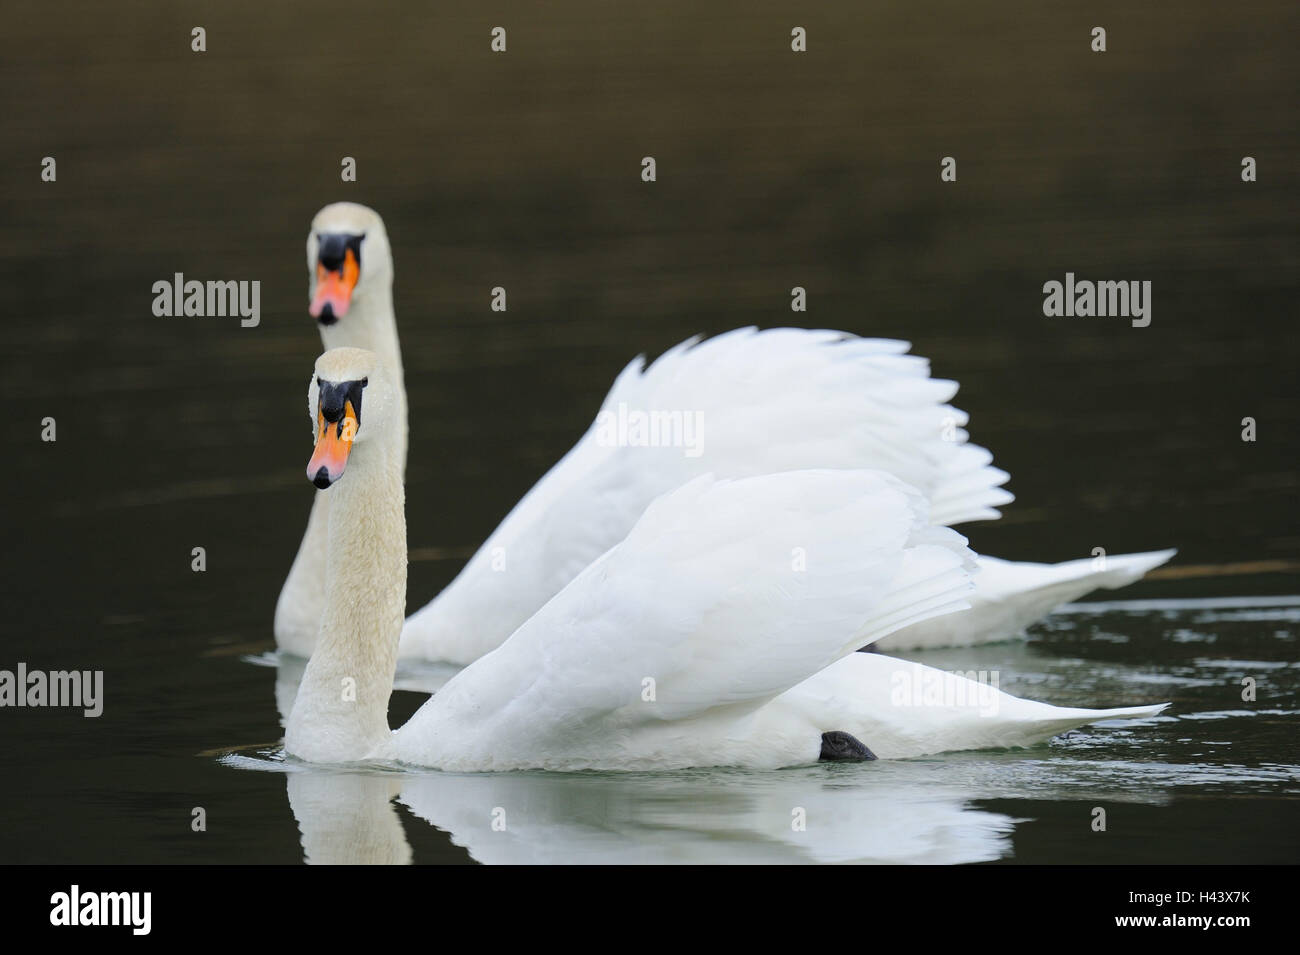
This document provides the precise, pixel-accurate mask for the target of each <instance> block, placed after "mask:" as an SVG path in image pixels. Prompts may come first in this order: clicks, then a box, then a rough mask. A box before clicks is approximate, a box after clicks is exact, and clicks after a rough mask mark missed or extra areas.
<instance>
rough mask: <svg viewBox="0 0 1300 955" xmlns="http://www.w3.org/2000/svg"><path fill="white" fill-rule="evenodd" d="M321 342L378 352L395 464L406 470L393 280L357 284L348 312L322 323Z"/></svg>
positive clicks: (402, 380) (403, 396)
mask: <svg viewBox="0 0 1300 955" xmlns="http://www.w3.org/2000/svg"><path fill="white" fill-rule="evenodd" d="M320 337H321V343H322V344H323V345H324V346H325V350H326V351H329V350H330V349H331V348H364V349H366V350H367V351H372V352H374V353H375V354H376V355H378V356H379V360H380V361H381V362H383V364H384V368H385V370H386V371H387V373H388V380H389V382H390V383H391V384H392V386H393V393H394V395H396V397H397V420H398V422H399V431H398V434H399V436H400V439H401V445H400V447H399V448H398V453H399V464H400V467H401V470H402V473H403V474H405V473H406V432H407V428H406V381H405V378H404V376H403V374H402V347H401V345H400V344H399V343H398V340H397V316H396V315H395V314H394V313H393V283H392V281H391V280H390V281H388V282H384V283H382V284H379V285H375V286H365V287H364V288H359V289H358V290H357V293H356V295H355V296H354V297H353V299H352V305H351V307H350V308H349V309H348V313H347V314H346V315H344V316H343V317H342V318H341V319H339V320H338V321H337V322H335V323H334V324H333V325H322V326H321V330H320Z"/></svg>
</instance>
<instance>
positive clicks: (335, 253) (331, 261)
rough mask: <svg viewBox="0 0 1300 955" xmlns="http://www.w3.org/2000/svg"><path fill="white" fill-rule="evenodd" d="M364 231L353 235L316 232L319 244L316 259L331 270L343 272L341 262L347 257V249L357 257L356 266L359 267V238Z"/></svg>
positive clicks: (363, 235)
mask: <svg viewBox="0 0 1300 955" xmlns="http://www.w3.org/2000/svg"><path fill="white" fill-rule="evenodd" d="M365 237H366V236H365V233H364V232H363V233H362V234H361V235H353V234H352V233H350V232H318V233H316V241H317V242H318V243H319V244H320V250H319V251H318V252H317V253H316V260H317V261H318V262H320V264H321V265H323V266H325V268H327V269H329V270H330V271H331V272H338V273H340V274H342V272H343V262H344V260H345V259H346V258H347V251H348V249H351V250H352V254H353V255H355V256H356V257H357V268H361V240H362V239H364V238H365Z"/></svg>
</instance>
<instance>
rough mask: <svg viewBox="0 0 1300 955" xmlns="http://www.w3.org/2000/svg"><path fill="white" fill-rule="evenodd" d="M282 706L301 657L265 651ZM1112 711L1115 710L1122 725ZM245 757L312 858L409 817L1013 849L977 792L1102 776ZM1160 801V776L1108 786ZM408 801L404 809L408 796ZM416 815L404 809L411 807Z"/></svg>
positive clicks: (980, 855)
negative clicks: (1155, 781) (475, 766)
mask: <svg viewBox="0 0 1300 955" xmlns="http://www.w3.org/2000/svg"><path fill="white" fill-rule="evenodd" d="M253 662H257V663H260V664H263V665H275V666H276V687H275V692H276V702H277V705H278V707H279V710H280V714H281V719H282V721H283V720H284V719H285V718H286V717H287V714H288V713H289V711H290V710H291V709H292V706H293V700H294V695H295V692H296V689H297V682H298V680H299V679H301V676H302V671H303V667H304V666H305V662H306V661H304V660H302V659H300V658H297V657H293V656H290V655H284V656H277V655H274V654H268V655H267V656H264V657H259V658H257V659H256V660H254V661H253ZM454 672H455V668H450V667H448V668H442V667H432V666H424V667H412V666H407V665H403V666H402V667H401V668H400V669H399V672H398V678H397V681H396V686H397V688H398V689H403V690H414V691H419V692H425V693H432V692H434V691H435V690H437V688H438V687H440V686H441V685H442V684H443V683H445V682H446V680H447V679H449V678H450V676H451V675H452V674H454ZM1111 725H1112V726H1115V724H1111ZM224 762H225V763H226V764H227V765H229V766H233V767H236V768H240V769H253V770H263V771H275V772H283V773H284V774H285V777H286V786H287V790H288V798H289V806H290V809H291V810H292V812H293V816H294V819H295V820H296V821H297V824H298V828H299V831H300V833H301V837H302V847H303V856H304V861H306V862H308V863H311V864H330V863H341V864H357V863H373V864H406V863H410V862H412V861H414V860H413V852H412V849H411V845H410V843H409V842H408V840H407V838H406V832H405V829H404V825H408V826H409V825H412V824H413V823H414V821H415V820H422V821H423V822H425V823H427V824H429V825H431V826H434V827H436V828H437V829H439V830H442V831H443V832H446V833H448V834H449V835H450V837H451V841H452V842H453V843H454V844H456V845H458V846H461V847H463V848H464V849H466V850H467V851H468V853H469V855H470V857H471V858H473V859H474V860H476V861H479V862H483V863H496V864H508V863H517V864H530V863H835V862H858V863H872V862H874V863H916V864H951V863H965V862H987V861H993V860H996V859H1001V858H1005V857H1008V856H1009V855H1011V850H1012V845H1011V833H1012V831H1013V829H1014V826H1015V824H1016V822H1017V821H1018V820H1016V819H1013V818H1011V817H1010V816H1007V815H1004V814H1002V813H998V812H993V811H989V810H986V809H981V808H979V807H977V806H975V805H974V804H973V800H975V799H980V798H986V799H987V798H998V797H1008V796H1019V797H1024V796H1025V795H1028V794H1032V795H1033V796H1041V795H1044V794H1045V793H1044V792H1043V790H1044V789H1045V788H1046V789H1049V790H1051V791H1054V792H1057V794H1060V790H1061V789H1065V790H1074V794H1075V795H1076V796H1077V795H1078V792H1079V791H1080V790H1082V789H1084V788H1087V787H1092V788H1093V789H1094V794H1095V785H1096V782H1097V778H1096V776H1095V775H1094V771H1095V767H1091V766H1088V767H1085V766H1084V765H1079V766H1076V767H1074V772H1073V773H1071V772H1070V771H1069V770H1068V769H1066V768H1064V767H1062V766H1060V764H1059V763H1056V762H1055V761H1050V762H1051V767H1050V769H1048V763H1049V761H1047V760H1044V759H1042V758H1040V757H1039V756H1038V755H1035V754H1033V753H1032V752H1031V751H1019V752H1018V753H995V754H990V753H968V754H958V755H955V756H945V757H942V758H932V759H918V760H899V761H892V760H887V761H879V762H874V763H853V764H827V763H820V764H816V765H812V766H806V767H800V768H794V769H783V770H774V771H755V770H738V769H701V770H684V771H677V772H666V773H591V772H584V773H551V772H540V771H529V772H511V773H481V774H457V773H445V772H439V771H436V770H421V769H411V768H409V767H401V768H399V767H396V766H391V767H387V766H365V767H361V766H358V767H357V768H355V769H347V768H338V767H335V768H323V767H317V766H312V765H310V764H307V763H304V762H300V761H297V760H293V759H285V758H283V756H282V754H278V753H277V754H275V755H274V756H271V757H269V758H268V757H267V756H266V755H262V756H249V755H242V754H232V755H228V756H226V757H224ZM1115 797H1118V798H1120V799H1121V800H1124V799H1134V798H1138V799H1142V800H1143V801H1157V802H1158V801H1163V799H1164V798H1165V797H1164V796H1163V795H1162V794H1161V793H1160V792H1159V790H1158V789H1157V790H1148V791H1146V792H1144V793H1137V792H1127V793H1125V792H1115V791H1112V792H1111V794H1110V798H1115ZM399 804H400V805H401V806H402V807H405V809H406V810H407V812H405V813H404V812H402V811H401V810H399V808H398V805H399ZM403 815H406V816H407V819H406V820H405V822H404V820H403V818H402V816H403Z"/></svg>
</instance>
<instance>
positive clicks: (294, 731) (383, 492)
mask: <svg viewBox="0 0 1300 955" xmlns="http://www.w3.org/2000/svg"><path fill="white" fill-rule="evenodd" d="M400 407H401V406H400V402H399V400H398V397H397V394H396V388H395V387H394V386H393V384H392V383H391V382H390V381H389V380H388V379H387V375H386V372H385V368H384V365H383V364H382V362H381V361H380V360H379V359H378V358H377V357H376V356H375V354H374V353H372V352H368V351H364V350H361V349H354V348H340V349H333V350H331V351H328V352H326V353H325V354H324V355H322V356H321V357H320V358H319V359H317V362H316V367H315V375H314V377H313V379H312V381H311V384H310V386H309V391H308V413H309V415H310V416H311V420H312V422H313V428H314V431H315V435H316V443H315V449H314V451H313V453H312V456H311V460H310V462H309V463H308V465H307V476H308V478H309V479H310V480H311V481H312V482H313V483H314V484H315V485H316V486H317V487H320V488H328V490H326V491H325V493H327V494H329V495H330V496H331V497H332V498H333V500H332V502H331V506H330V510H331V513H330V520H329V528H328V545H327V548H326V577H325V595H326V603H325V611H324V614H323V617H322V620H321V628H320V633H319V636H318V639H317V644H316V650H315V652H314V653H313V654H312V657H311V659H310V660H309V661H308V663H307V667H306V669H305V671H304V674H303V680H302V686H301V687H300V688H299V691H298V696H297V699H296V700H295V702H294V706H293V710H292V712H291V713H290V715H289V720H288V723H287V726H286V730H285V750H286V752H287V753H289V754H291V755H294V756H297V757H299V758H301V759H304V760H307V761H310V762H327V763H340V762H350V761H356V760H386V761H395V762H400V763H405V764H411V765H419V766H429V767H433V768H437V769H444V770H453V771H466V772H477V771H495V770H510V769H553V770H577V769H611V770H646V769H671V768H682V767H690V766H718V765H734V766H747V767H756V768H778V767H783V766H791V765H797V764H802V763H810V762H814V761H816V760H817V759H818V758H823V759H843V758H853V759H871V758H874V756H873V755H872V753H871V752H870V751H869V749H868V747H872V748H874V749H875V750H876V751H877V752H878V753H879V755H880V756H883V757H894V756H910V755H919V754H922V753H932V752H939V751H942V750H949V749H962V748H983V747H988V746H1014V745H1022V744H1025V743H1030V742H1034V741H1037V740H1041V739H1044V738H1046V737H1049V736H1051V735H1054V734H1056V733H1059V732H1061V731H1063V730H1065V729H1068V728H1070V727H1072V726H1078V725H1081V724H1083V723H1087V722H1091V721H1095V720H1100V719H1113V718H1117V717H1138V716H1149V715H1153V714H1155V713H1157V712H1159V711H1160V710H1161V709H1163V706H1145V707H1130V708H1123V709H1111V710H1082V709H1062V708H1057V707H1052V706H1048V705H1046V704H1042V703H1034V702H1030V701H1027V700H1019V699H1016V698H1015V697H1012V696H1009V695H1008V694H1005V693H1001V692H1000V691H998V690H996V689H995V688H992V687H987V686H984V687H980V686H979V684H977V683H975V681H972V680H963V679H962V678H960V677H950V676H945V675H943V674H938V671H934V670H931V669H930V668H927V667H920V666H919V665H918V664H909V663H905V662H904V661H900V660H894V659H891V658H889V657H885V656H883V655H880V654H863V653H854V650H855V649H856V648H858V647H860V646H863V645H866V644H870V643H872V642H874V641H876V640H878V639H880V638H881V637H883V636H885V635H887V634H889V633H892V632H894V631H895V630H898V629H900V628H902V627H905V626H907V625H908V624H911V623H915V622H917V621H920V620H925V619H928V618H930V617H934V616H937V615H940V614H944V613H949V612H952V611H954V610H958V609H960V608H962V607H964V606H965V602H964V598H965V596H966V594H967V593H968V592H969V591H970V590H971V589H972V584H971V582H970V576H969V574H970V571H971V569H972V567H973V563H972V558H973V556H974V555H973V554H971V552H970V551H969V550H967V549H966V547H965V540H964V539H963V538H962V537H961V536H960V535H959V534H957V533H956V532H955V531H953V530H951V529H949V528H946V527H942V526H938V525H934V524H931V523H930V522H929V520H928V514H927V509H928V502H927V500H926V498H925V497H924V496H923V495H922V494H920V493H919V492H917V491H915V490H913V489H911V488H909V487H907V486H906V485H904V484H903V483H902V482H901V481H899V480H897V479H896V478H893V477H891V476H889V475H887V474H884V473H882V472H873V471H849V470H820V471H785V472H779V473H775V474H767V475H762V476H758V477H751V478H742V479H737V480H718V479H715V478H714V477H713V476H712V475H703V476H701V477H698V478H695V479H693V480H691V481H690V482H688V483H687V484H685V485H683V486H682V487H680V488H678V489H676V490H675V491H672V492H670V493H669V494H666V495H664V496H662V497H660V498H659V499H657V500H656V501H654V502H653V503H652V504H651V505H650V507H649V508H647V509H646V510H645V512H644V513H643V514H641V515H640V517H639V518H638V519H637V520H636V522H635V524H634V526H633V527H632V530H631V532H630V533H629V534H628V535H627V537H626V539H625V540H623V541H622V542H621V543H619V544H617V545H615V546H614V547H612V548H611V549H609V550H608V551H607V552H606V553H604V554H603V555H601V556H600V557H599V558H597V559H596V560H595V561H594V562H592V563H591V564H590V565H589V566H588V567H586V568H585V569H584V570H582V571H581V572H580V573H579V574H578V575H577V576H576V577H575V578H574V579H573V580H572V581H571V582H570V583H569V584H568V585H567V586H565V587H564V589H563V590H561V591H560V593H558V594H557V595H556V596H555V597H553V598H552V599H551V600H549V601H548V602H547V603H546V604H545V605H544V606H543V607H542V608H541V609H540V610H539V611H538V612H537V613H535V614H534V615H533V616H532V617H530V618H529V619H528V620H527V621H526V622H525V623H524V625H523V626H521V627H520V628H519V629H518V630H517V631H516V632H515V633H514V634H513V635H511V636H510V637H509V638H508V639H507V640H506V641H505V642H504V643H502V644H501V646H499V647H497V648H496V649H495V650H493V651H492V652H490V653H488V654H486V655H485V656H483V657H482V658H481V659H479V660H477V661H476V662H474V663H472V664H470V665H469V666H468V667H467V668H465V669H464V670H462V671H461V672H460V673H458V674H456V675H455V676H454V677H452V678H451V680H449V681H448V682H447V684H446V685H445V686H444V687H443V688H442V689H441V690H439V691H438V692H437V693H436V694H435V695H434V696H433V697H431V698H430V699H429V700H428V701H426V702H425V704H424V705H423V706H422V707H421V708H420V709H419V710H418V711H417V712H416V713H415V715H414V716H413V717H412V718H411V719H410V720H409V721H408V722H407V723H406V724H405V725H404V726H402V727H401V728H400V729H398V730H397V731H395V732H390V731H389V729H388V726H387V711H388V700H389V695H390V692H391V688H392V685H393V678H394V674H395V670H396V665H397V644H398V637H399V633H400V631H401V627H402V619H403V613H404V604H405V588H406V526H405V517H404V513H403V505H404V500H403V487H402V468H401V444H402V442H401V417H400ZM796 552H797V553H798V554H799V555H800V558H799V559H796V560H792V554H795V553H796ZM900 673H901V674H903V676H902V679H899V674H900ZM927 673H928V674H931V675H934V674H938V676H939V677H940V678H941V679H940V681H938V683H936V684H935V685H940V684H942V683H943V681H944V680H947V681H948V682H947V683H946V685H947V686H949V687H951V688H953V689H957V690H959V691H961V692H963V693H964V692H970V693H971V699H970V700H967V699H962V700H957V699H955V698H948V699H945V698H944V696H943V694H942V693H936V694H934V695H933V697H931V696H930V695H927V693H928V691H926V692H922V689H921V688H922V686H923V684H925V683H926V682H927V679H928V678H927V677H926V674H927ZM967 685H969V686H967Z"/></svg>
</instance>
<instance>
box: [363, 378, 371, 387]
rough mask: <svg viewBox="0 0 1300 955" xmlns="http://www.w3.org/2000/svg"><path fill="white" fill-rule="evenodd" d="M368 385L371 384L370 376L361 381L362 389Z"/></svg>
mask: <svg viewBox="0 0 1300 955" xmlns="http://www.w3.org/2000/svg"><path fill="white" fill-rule="evenodd" d="M368 384H370V378H369V376H367V377H365V378H362V379H361V387H362V388H364V387H365V386H366V385H368Z"/></svg>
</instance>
